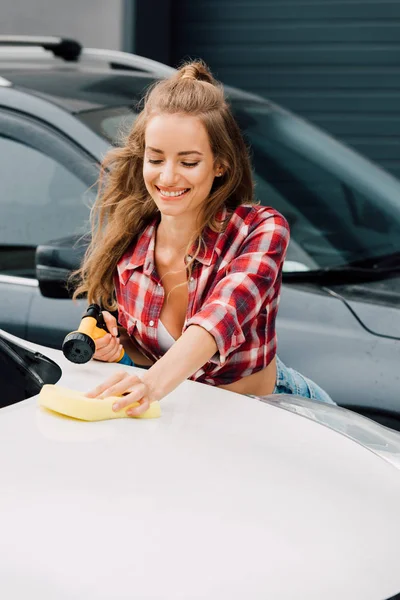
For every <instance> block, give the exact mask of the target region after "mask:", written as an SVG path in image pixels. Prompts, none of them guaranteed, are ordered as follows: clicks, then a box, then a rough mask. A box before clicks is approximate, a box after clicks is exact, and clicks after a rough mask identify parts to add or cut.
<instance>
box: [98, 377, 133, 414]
mask: <svg viewBox="0 0 400 600" xmlns="http://www.w3.org/2000/svg"><path fill="white" fill-rule="evenodd" d="M139 384H142V385H144V383H143V382H142V380H141V379H139V377H137V375H128V376H127V377H124V379H123V380H120V381H117V382H115V384H114V385H111V386H110V387H109V388H107V390H104V392H103V393H102V394H101V395H100V397H101V398H106V397H107V396H122V394H131V393H133V391H134V390H133V388H134V387H135V389H136V386H137V385H139ZM142 396H143V394H142ZM142 396H140V395H139V397H138V399H139V398H141V397H142ZM126 397H128V396H126ZM133 402H134V400H133ZM119 404H121V407H122V399H121V403H119ZM128 404H129V403H125V406H128Z"/></svg>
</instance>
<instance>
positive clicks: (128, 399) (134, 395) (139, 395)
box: [103, 383, 148, 412]
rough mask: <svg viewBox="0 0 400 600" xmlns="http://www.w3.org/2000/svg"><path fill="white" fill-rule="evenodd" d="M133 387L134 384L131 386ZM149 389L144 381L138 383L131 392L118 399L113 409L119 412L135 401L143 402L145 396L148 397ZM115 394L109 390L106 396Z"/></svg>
mask: <svg viewBox="0 0 400 600" xmlns="http://www.w3.org/2000/svg"><path fill="white" fill-rule="evenodd" d="M131 387H132V386H131ZM147 393H148V389H147V386H146V385H145V384H144V383H136V384H135V385H134V387H133V389H132V391H129V393H127V394H125V395H123V396H121V397H119V398H118V400H116V401H115V402H114V404H113V407H112V408H113V410H114V411H115V412H118V411H119V410H123V409H124V408H127V407H128V406H129V405H130V404H134V403H135V402H141V401H142V400H143V398H147ZM114 395H115V394H109V393H108V391H107V392H105V394H104V396H103V397H104V398H106V397H107V396H114Z"/></svg>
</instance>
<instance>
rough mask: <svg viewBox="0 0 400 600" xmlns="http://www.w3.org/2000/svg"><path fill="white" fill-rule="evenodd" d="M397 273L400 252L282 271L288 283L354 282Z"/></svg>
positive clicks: (399, 269)
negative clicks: (294, 270) (344, 262)
mask: <svg viewBox="0 0 400 600" xmlns="http://www.w3.org/2000/svg"><path fill="white" fill-rule="evenodd" d="M397 273H400V252H398V253H395V254H391V255H386V256H382V257H379V258H370V259H364V260H362V261H356V262H353V263H349V264H347V265H338V266H332V267H324V268H322V269H313V270H311V271H299V272H293V273H284V274H283V279H284V281H285V282H288V283H289V282H304V283H306V282H310V283H312V282H317V283H321V284H326V283H329V284H334V283H356V282H363V281H364V282H366V281H376V280H379V279H386V278H387V277H390V276H392V275H393V276H394V275H396V274H397Z"/></svg>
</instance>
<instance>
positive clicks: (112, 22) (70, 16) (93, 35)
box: [0, 0, 123, 50]
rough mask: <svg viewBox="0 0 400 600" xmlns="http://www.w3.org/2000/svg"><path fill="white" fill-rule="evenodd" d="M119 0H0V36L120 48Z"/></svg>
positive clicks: (121, 5)
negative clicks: (60, 38)
mask: <svg viewBox="0 0 400 600" xmlns="http://www.w3.org/2000/svg"><path fill="white" fill-rule="evenodd" d="M122 8H123V0H11V1H10V0H0V34H7V35H11V34H15V35H55V36H64V37H70V38H75V39H77V40H78V41H80V42H81V43H82V44H83V45H85V46H89V47H95V48H110V49H113V50H120V49H121V48H122Z"/></svg>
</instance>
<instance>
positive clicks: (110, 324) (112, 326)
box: [103, 310, 118, 337]
mask: <svg viewBox="0 0 400 600" xmlns="http://www.w3.org/2000/svg"><path fill="white" fill-rule="evenodd" d="M103 317H104V321H105V324H106V325H107V329H108V331H109V332H110V333H111V335H113V336H114V337H117V335H118V328H117V319H116V318H115V317H113V315H111V314H110V313H109V312H107V311H106V310H103Z"/></svg>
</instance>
